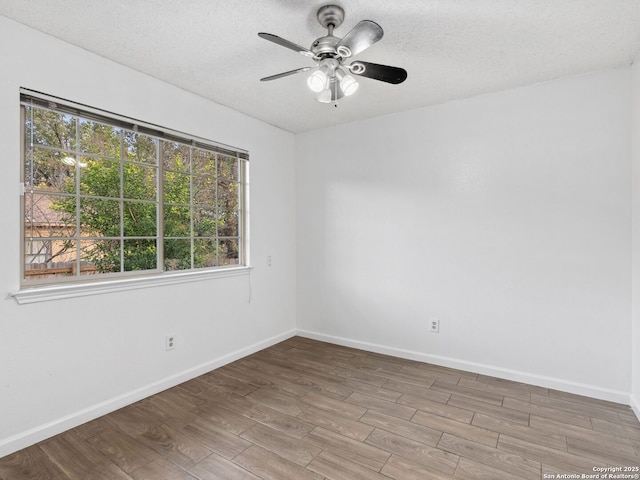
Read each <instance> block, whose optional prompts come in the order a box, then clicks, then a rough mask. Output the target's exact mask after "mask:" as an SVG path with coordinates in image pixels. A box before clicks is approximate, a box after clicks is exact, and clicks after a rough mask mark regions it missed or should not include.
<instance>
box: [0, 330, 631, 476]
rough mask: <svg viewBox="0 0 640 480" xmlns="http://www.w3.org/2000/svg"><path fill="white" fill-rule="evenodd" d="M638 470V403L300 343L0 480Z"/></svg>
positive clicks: (88, 430) (29, 461)
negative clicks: (630, 404) (635, 411)
mask: <svg viewBox="0 0 640 480" xmlns="http://www.w3.org/2000/svg"><path fill="white" fill-rule="evenodd" d="M638 466H640V423H639V422H638V420H637V418H636V417H635V416H634V414H633V412H632V411H631V409H630V408H629V407H628V406H624V405H619V404H615V403H611V402H605V401H600V400H594V399H590V398H585V397H580V396H576V395H570V394H567V393H562V392H558V391H554V390H549V389H546V388H540V387H536V386H531V385H526V384H521V383H515V382H510V381H505V380H500V379H496V378H492V377H487V376H483V375H477V374H473V373H468V372H464V371H459V370H453V369H448V368H442V367H437V366H433V365H429V364H425V363H419V362H413V361H409V360H402V359H398V358H393V357H388V356H384V355H378V354H374V353H368V352H364V351H361V350H354V349H351V348H346V347H340V346H335V345H330V344H326V343H322V342H317V341H313V340H309V339H304V338H300V337H295V338H292V339H289V340H287V341H285V342H282V343H280V344H278V345H275V346H273V347H271V348H268V349H266V350H263V351H261V352H258V353H256V354H254V355H251V356H249V357H246V358H244V359H242V360H239V361H237V362H234V363H232V364H229V365H226V366H224V367H222V368H219V369H217V370H215V371H213V372H210V373H208V374H205V375H202V376H201V377H198V378H196V379H194V380H191V381H188V382H186V383H183V384H182V385H179V386H177V387H174V388H172V389H169V390H166V391H164V392H162V393H160V394H158V395H155V396H153V397H150V398H147V399H145V400H142V401H140V402H137V403H135V404H133V405H130V406H128V407H125V408H122V409H120V410H118V411H116V412H114V413H111V414H109V415H106V416H104V417H101V418H99V419H97V420H94V421H92V422H89V423H87V424H84V425H82V426H80V427H78V428H74V429H72V430H70V431H68V432H65V433H63V434H60V435H57V436H55V437H53V438H50V439H48V440H46V441H43V442H41V443H39V444H37V445H34V446H32V447H29V448H27V449H24V450H21V451H19V452H17V453H14V454H12V455H9V456H6V457H4V458H2V459H0V479H2V480H21V479H29V480H36V479H37V480H47V479H50V480H94V479H95V480H105V479H114V480H132V479H133V480H174V479H181V480H187V479H188V480H194V479H200V480H213V479H216V480H217V479H253V480H256V479H268V480H305V479H317V480H322V479H331V480H351V479H354V480H360V479H361V480H383V479H398V480H412V479H420V480H425V479H426V480H428V479H452V478H456V479H458V478H459V479H492V480H495V479H498V480H500V479H519V478H526V479H541V478H559V475H560V474H578V475H580V476H581V475H582V474H587V475H595V474H597V473H598V472H597V471H594V468H597V467H628V468H629V469H630V470H631V471H629V472H623V473H627V474H630V475H634V474H638V473H640V472H638V471H637V470H635V471H634V469H635V468H637V467H638ZM610 472H612V471H610ZM612 473H613V472H612ZM615 473H620V472H615ZM600 478H604V476H602V475H601V476H600ZM628 478H633V477H628ZM636 478H637V477H636Z"/></svg>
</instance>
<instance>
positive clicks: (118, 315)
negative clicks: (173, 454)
mask: <svg viewBox="0 0 640 480" xmlns="http://www.w3.org/2000/svg"><path fill="white" fill-rule="evenodd" d="M0 72H1V74H0V144H1V145H2V159H1V162H2V175H0V192H2V208H1V209H0V225H2V233H3V234H2V235H1V236H0V292H2V298H1V299H0V339H1V348H0V457H1V456H3V455H4V454H7V453H9V452H11V451H13V450H16V449H18V448H21V447H23V446H25V445H27V444H29V443H32V442H34V441H37V440H39V439H41V438H44V437H45V436H47V435H50V434H53V433H57V432H59V431H61V430H64V429H66V428H69V427H71V426H73V425H75V424H77V423H80V422H82V421H86V420H88V419H90V418H93V417H95V416H97V415H99V414H100V413H105V412H106V411H107V410H110V409H113V408H116V407H119V406H121V405H124V404H126V403H128V402H130V401H133V400H136V399H138V398H140V397H142V396H145V395H148V394H150V393H153V391H154V390H157V389H161V388H165V387H168V386H170V385H171V384H174V383H177V382H179V380H182V379H185V378H186V377H189V376H190V375H195V374H196V373H201V372H202V371H203V370H206V369H208V368H211V367H213V366H215V365H218V364H220V363H221V362H225V361H227V360H229V359H231V358H235V356H237V355H242V354H246V353H247V352H251V351H253V350H255V349H256V348H259V347H260V346H265V345H267V344H270V343H272V342H275V341H276V340H278V339H282V338H286V337H287V336H290V335H292V334H293V333H294V331H295V316H294V315H295V229H294V223H295V222H294V220H295V218H294V217H295V209H294V205H295V187H294V180H295V179H294V142H295V138H294V136H293V135H292V134H289V133H286V132H283V131H282V130H279V129H276V128H274V127H271V126H269V125H266V124H264V123H261V122H259V121H256V120H254V119H251V118H249V117H246V116H243V115H241V114H239V113H237V112H234V111H231V110H229V109H227V108H224V107H221V106H219V105H216V104H213V103H211V102H208V101H205V100H204V99H202V98H199V97H197V96H195V95H191V94H189V93H186V92H185V91H183V90H179V89H177V88H174V87H172V86H169V85H167V84H164V83H162V82H160V81H157V80H155V79H152V78H150V77H147V76H145V75H142V74H140V73H138V72H135V71H132V70H130V69H127V68H125V67H122V66H121V65H118V64H115V63H112V62H110V61H107V60H105V59H102V58H100V57H97V56H95V55H92V54H90V53H88V52H86V51H84V50H81V49H78V48H75V47H73V46H71V45H69V44H65V43H62V42H60V41H58V40H56V39H53V38H51V37H48V36H45V35H43V34H40V33H38V32H36V31H34V30H31V29H29V28H26V27H24V26H22V25H19V24H17V23H14V22H12V21H9V20H7V19H6V18H3V17H0ZM20 87H26V88H30V89H34V90H38V91H42V92H46V93H49V94H52V95H56V96H60V97H63V98H68V99H70V100H74V101H77V102H80V103H84V104H88V105H91V106H94V107H98V108H102V109H105V110H109V111H113V112H118V113H120V114H123V115H127V116H130V117H134V118H138V119H141V120H144V121H147V122H151V123H156V124H159V125H162V126H165V127H168V128H173V129H176V130H180V131H184V132H189V133H192V134H194V135H198V136H201V137H205V138H210V139H212V140H215V141H218V142H222V143H226V144H230V145H234V146H237V147H240V148H245V149H248V150H249V152H250V155H251V180H252V182H253V185H252V188H251V250H252V251H251V253H252V258H253V261H254V264H255V269H254V270H253V271H252V273H251V277H249V276H247V275H245V276H238V277H230V278H220V279H214V280H208V281H201V282H195V283H188V284H180V285H174V286H170V287H157V288H147V289H139V290H134V291H128V292H123V293H113V294H105V295H98V296H91V297H83V298H76V299H69V300H61V301H54V302H45V303H38V304H32V305H17V304H16V302H15V301H14V300H13V299H11V298H10V297H9V294H10V292H13V291H15V290H17V289H18V287H19V267H20V255H19V239H20V231H19V226H20V211H19V193H18V192H19V189H18V185H19V180H20V142H19V141H18V139H19V133H20V119H19V88H20ZM267 255H272V257H273V266H272V267H270V268H267V267H266V257H267ZM249 300H250V302H249ZM169 332H175V333H176V334H177V336H178V347H177V348H176V350H174V351H171V352H165V350H164V337H165V334H166V333H169Z"/></svg>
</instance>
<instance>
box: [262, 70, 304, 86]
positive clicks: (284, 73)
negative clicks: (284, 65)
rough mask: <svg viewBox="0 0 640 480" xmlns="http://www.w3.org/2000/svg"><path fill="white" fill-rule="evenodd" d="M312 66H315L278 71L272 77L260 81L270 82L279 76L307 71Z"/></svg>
mask: <svg viewBox="0 0 640 480" xmlns="http://www.w3.org/2000/svg"><path fill="white" fill-rule="evenodd" d="M312 68H313V67H302V68H297V69H295V70H289V71H288V72H282V73H278V74H276V75H271V76H270V77H264V78H261V79H260V81H261V82H268V81H269V80H277V79H278V78H282V77H288V76H289V75H295V74H296V73H302V72H307V71H309V70H311V69H312Z"/></svg>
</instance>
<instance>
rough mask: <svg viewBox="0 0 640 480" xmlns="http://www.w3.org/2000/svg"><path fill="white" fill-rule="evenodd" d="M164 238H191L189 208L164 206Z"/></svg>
mask: <svg viewBox="0 0 640 480" xmlns="http://www.w3.org/2000/svg"><path fill="white" fill-rule="evenodd" d="M164 236H165V237H190V236H191V208H189V207H182V206H177V205H165V206H164Z"/></svg>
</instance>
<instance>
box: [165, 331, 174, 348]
mask: <svg viewBox="0 0 640 480" xmlns="http://www.w3.org/2000/svg"><path fill="white" fill-rule="evenodd" d="M164 347H165V350H167V351H169V350H173V349H174V348H176V334H175V333H169V334H167V336H166V337H165V344H164Z"/></svg>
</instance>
